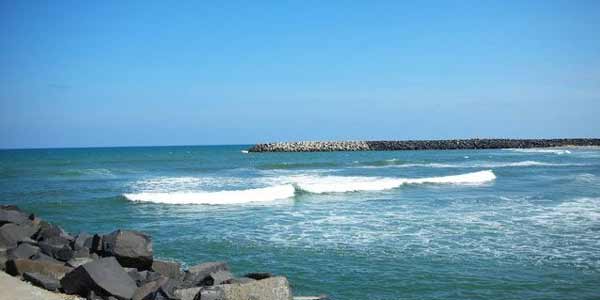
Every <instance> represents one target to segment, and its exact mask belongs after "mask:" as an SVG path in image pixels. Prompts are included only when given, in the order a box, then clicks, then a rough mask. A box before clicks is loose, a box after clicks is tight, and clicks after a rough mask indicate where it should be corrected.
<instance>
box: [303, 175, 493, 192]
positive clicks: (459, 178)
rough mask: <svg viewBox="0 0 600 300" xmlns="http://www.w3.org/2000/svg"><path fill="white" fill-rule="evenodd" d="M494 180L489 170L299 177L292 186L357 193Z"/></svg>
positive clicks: (306, 189)
mask: <svg viewBox="0 0 600 300" xmlns="http://www.w3.org/2000/svg"><path fill="white" fill-rule="evenodd" d="M494 179H496V175H494V173H493V172H492V171H491V170H486V171H479V172H473V173H466V174H461V175H451V176H441V177H426V178H389V177H345V176H320V177H307V176H299V177H296V178H295V180H294V183H293V184H294V185H295V186H296V187H297V188H298V189H299V190H302V191H305V192H310V193H315V194H322V193H343V192H358V191H383V190H389V189H394V188H397V187H400V186H402V185H405V184H425V183H432V184H481V183H486V182H489V181H492V180H494Z"/></svg>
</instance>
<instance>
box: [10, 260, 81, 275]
mask: <svg viewBox="0 0 600 300" xmlns="http://www.w3.org/2000/svg"><path fill="white" fill-rule="evenodd" d="M71 270H73V269H72V268H69V267H67V266H64V265H62V264H57V263H53V262H50V261H44V260H31V259H11V260H9V261H7V262H6V273H8V274H10V275H13V276H19V275H23V274H24V273H38V274H42V275H46V276H50V277H53V278H56V279H60V278H62V277H63V276H65V274H67V273H69V272H71Z"/></svg>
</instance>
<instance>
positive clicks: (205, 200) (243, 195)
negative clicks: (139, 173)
mask: <svg viewBox="0 0 600 300" xmlns="http://www.w3.org/2000/svg"><path fill="white" fill-rule="evenodd" d="M294 192H295V189H294V186H292V185H279V186H271V187H265V188H256V189H246V190H234V191H218V192H171V193H135V194H123V196H124V197H125V198H127V199H129V200H132V201H140V202H154V203H166V204H243V203H251V202H268V201H274V200H278V199H285V198H290V197H292V196H294Z"/></svg>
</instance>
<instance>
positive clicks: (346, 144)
mask: <svg viewBox="0 0 600 300" xmlns="http://www.w3.org/2000/svg"><path fill="white" fill-rule="evenodd" d="M569 146H573V147H581V146H600V138H562V139H454V140H405V141H324V142H319V141H300V142H277V143H265V144H256V145H254V146H252V147H250V148H249V149H248V152H333V151H405V150H462V149H465V150H466V149H504V148H517V149H524V148H552V147H569Z"/></svg>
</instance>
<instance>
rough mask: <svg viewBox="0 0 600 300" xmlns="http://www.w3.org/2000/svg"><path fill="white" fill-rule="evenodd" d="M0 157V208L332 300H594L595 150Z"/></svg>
mask: <svg viewBox="0 0 600 300" xmlns="http://www.w3.org/2000/svg"><path fill="white" fill-rule="evenodd" d="M245 148H247V146H194V147H140V148H89V149H45V150H2V151H0V203H2V204H8V203H11V204H17V205H19V206H21V207H22V208H24V209H27V210H29V211H32V212H35V213H36V214H39V215H41V216H42V217H43V218H44V219H47V220H50V221H52V222H56V223H58V224H60V225H61V226H63V227H64V228H66V229H67V230H69V231H71V232H74V233H76V232H79V231H87V232H110V231H112V230H114V229H116V228H128V229H135V230H141V231H144V232H147V233H149V234H151V235H152V236H153V240H154V250H155V256H156V257H159V258H163V259H173V260H179V261H181V262H183V263H184V264H186V265H192V264H196V263H199V262H204V261H213V260H227V261H228V262H229V263H230V265H231V266H232V268H233V271H234V273H236V274H238V275H243V274H244V273H245V272H249V271H269V272H273V273H276V274H283V275H286V276H288V278H289V279H290V281H291V284H292V286H293V288H294V291H295V294H297V295H316V294H322V293H325V294H328V295H330V296H331V298H332V299H344V300H349V299H361V300H363V299H599V298H600V149H597V148H596V149H594V148H572V149H569V148H561V149H537V150H535V149H534V150H515V149H501V150H471V151H406V152H334V153H243V151H242V150H244V149H245Z"/></svg>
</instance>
